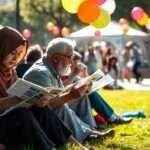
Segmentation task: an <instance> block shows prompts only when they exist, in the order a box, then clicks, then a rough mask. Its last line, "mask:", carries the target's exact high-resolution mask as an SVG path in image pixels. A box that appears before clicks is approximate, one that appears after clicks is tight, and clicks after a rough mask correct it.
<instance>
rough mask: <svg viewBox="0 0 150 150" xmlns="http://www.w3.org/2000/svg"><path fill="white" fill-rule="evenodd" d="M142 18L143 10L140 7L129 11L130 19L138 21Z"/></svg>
mask: <svg viewBox="0 0 150 150" xmlns="http://www.w3.org/2000/svg"><path fill="white" fill-rule="evenodd" d="M143 16H144V10H143V9H142V8H141V7H134V8H133V9H132V11H131V17H132V19H133V20H136V21H137V20H139V19H141V18H142V17H143Z"/></svg>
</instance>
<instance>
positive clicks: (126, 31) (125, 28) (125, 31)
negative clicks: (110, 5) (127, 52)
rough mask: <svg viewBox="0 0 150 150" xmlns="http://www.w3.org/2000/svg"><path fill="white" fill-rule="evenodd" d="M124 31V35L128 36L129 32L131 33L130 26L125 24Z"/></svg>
mask: <svg viewBox="0 0 150 150" xmlns="http://www.w3.org/2000/svg"><path fill="white" fill-rule="evenodd" d="M122 31H123V34H125V35H126V34H127V33H128V31H129V26H128V25H127V24H124V25H123V26H122Z"/></svg>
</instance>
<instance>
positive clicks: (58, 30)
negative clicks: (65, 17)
mask: <svg viewBox="0 0 150 150" xmlns="http://www.w3.org/2000/svg"><path fill="white" fill-rule="evenodd" d="M52 33H53V35H54V36H58V35H59V34H60V29H59V27H57V26H54V27H53V30H52Z"/></svg>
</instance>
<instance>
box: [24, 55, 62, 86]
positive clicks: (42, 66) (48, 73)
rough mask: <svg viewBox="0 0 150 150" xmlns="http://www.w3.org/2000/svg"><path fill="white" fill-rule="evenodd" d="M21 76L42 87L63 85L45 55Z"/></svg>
mask: <svg viewBox="0 0 150 150" xmlns="http://www.w3.org/2000/svg"><path fill="white" fill-rule="evenodd" d="M23 78H24V79H26V80H28V81H31V82H33V83H35V84H38V85H40V86H43V87H63V82H62V80H61V78H60V76H59V74H58V73H57V72H56V70H55V69H54V67H53V66H52V65H51V64H50V63H49V62H48V60H47V58H46V57H43V58H42V59H40V60H38V61H37V62H36V63H35V64H34V65H32V66H31V68H30V69H29V70H28V71H27V72H26V73H25V75H24V76H23Z"/></svg>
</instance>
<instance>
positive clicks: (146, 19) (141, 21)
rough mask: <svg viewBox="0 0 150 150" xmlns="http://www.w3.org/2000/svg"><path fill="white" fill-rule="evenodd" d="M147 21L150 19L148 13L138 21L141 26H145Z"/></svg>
mask: <svg viewBox="0 0 150 150" xmlns="http://www.w3.org/2000/svg"><path fill="white" fill-rule="evenodd" d="M147 21H148V15H147V14H146V13H144V16H143V17H142V18H141V19H139V20H137V23H138V24H139V25H141V26H145V25H146V23H147Z"/></svg>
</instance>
